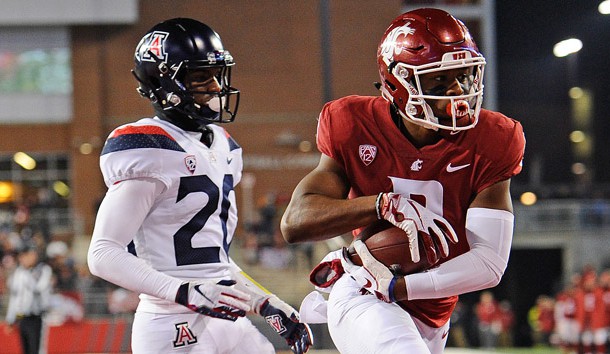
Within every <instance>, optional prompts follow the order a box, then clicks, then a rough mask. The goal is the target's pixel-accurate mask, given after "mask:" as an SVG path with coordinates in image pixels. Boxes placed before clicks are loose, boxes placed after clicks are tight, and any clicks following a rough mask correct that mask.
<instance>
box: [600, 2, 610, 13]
mask: <svg viewBox="0 0 610 354" xmlns="http://www.w3.org/2000/svg"><path fill="white" fill-rule="evenodd" d="M597 11H599V13H600V14H602V15H609V14H610V0H604V1H602V2H600V3H599V5H598V6H597Z"/></svg>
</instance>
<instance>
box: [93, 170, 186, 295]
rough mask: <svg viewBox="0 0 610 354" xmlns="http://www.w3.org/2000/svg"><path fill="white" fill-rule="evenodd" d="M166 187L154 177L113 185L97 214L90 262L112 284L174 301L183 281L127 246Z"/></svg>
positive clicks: (98, 274)
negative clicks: (131, 251)
mask: <svg viewBox="0 0 610 354" xmlns="http://www.w3.org/2000/svg"><path fill="white" fill-rule="evenodd" d="M164 188H165V186H164V185H163V183H162V182H160V181H158V180H154V179H131V180H126V181H123V182H120V183H118V184H115V185H113V186H111V187H110V189H109V190H108V192H107V193H106V196H105V197H104V200H103V201H102V204H101V205H100V208H99V210H98V213H97V218H96V221H95V227H94V230H93V236H92V238H91V244H90V245H89V251H88V253H87V263H88V265H89V270H90V271H91V273H92V274H93V275H95V276H98V277H100V278H102V279H105V280H107V281H109V282H111V283H114V284H116V285H118V286H121V287H123V288H125V289H129V290H132V291H135V292H138V293H144V294H148V295H151V296H155V297H157V298H162V299H166V300H171V301H174V300H175V297H176V292H177V291H178V288H179V287H180V285H181V284H182V281H181V280H180V279H178V278H174V277H170V276H168V275H166V274H163V273H161V272H159V271H157V270H155V269H153V268H152V267H151V266H150V265H149V264H148V263H147V262H146V261H144V260H143V259H140V258H138V257H135V256H134V255H132V254H131V253H129V252H127V249H126V247H127V244H129V242H131V240H132V239H133V237H134V235H135V234H136V232H137V231H138V229H139V228H140V226H141V225H142V222H143V221H144V219H145V218H146V215H147V214H148V212H149V210H150V208H151V207H152V205H153V203H154V200H155V196H157V195H159V194H160V193H161V191H163V189H164Z"/></svg>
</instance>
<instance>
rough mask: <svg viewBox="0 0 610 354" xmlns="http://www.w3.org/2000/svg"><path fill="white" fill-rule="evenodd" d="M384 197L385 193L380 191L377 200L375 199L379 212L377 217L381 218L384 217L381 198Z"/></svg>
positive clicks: (376, 208) (376, 209)
mask: <svg viewBox="0 0 610 354" xmlns="http://www.w3.org/2000/svg"><path fill="white" fill-rule="evenodd" d="M382 198H383V193H379V195H378V196H377V200H375V211H376V212H377V219H378V220H381V219H383V216H382V215H381V200H382Z"/></svg>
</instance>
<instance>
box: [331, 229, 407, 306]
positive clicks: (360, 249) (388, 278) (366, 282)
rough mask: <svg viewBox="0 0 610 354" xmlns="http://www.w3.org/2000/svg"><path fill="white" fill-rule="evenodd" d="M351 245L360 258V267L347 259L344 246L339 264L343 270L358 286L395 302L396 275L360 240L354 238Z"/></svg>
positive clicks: (380, 297)
mask: <svg viewBox="0 0 610 354" xmlns="http://www.w3.org/2000/svg"><path fill="white" fill-rule="evenodd" d="M353 246H354V249H355V250H356V253H358V256H360V259H361V260H362V267H360V266H357V265H355V264H354V263H352V262H351V261H350V260H349V256H348V253H347V248H345V247H344V248H343V256H342V257H341V264H342V265H343V269H344V270H345V272H346V273H348V274H349V275H351V276H352V278H354V280H356V283H358V284H359V285H360V286H362V287H363V288H365V289H366V290H368V291H370V292H371V293H373V294H375V296H377V298H378V299H380V300H383V301H385V302H395V301H396V299H395V298H394V284H395V283H396V279H397V277H396V276H394V274H393V273H392V271H391V270H390V269H389V268H388V267H386V266H385V265H384V264H383V263H381V262H379V261H378V260H377V259H375V257H373V255H372V254H371V252H369V249H368V248H367V247H366V245H365V244H364V242H362V240H358V239H357V240H355V241H354V242H353Z"/></svg>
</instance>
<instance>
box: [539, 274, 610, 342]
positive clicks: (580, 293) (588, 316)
mask: <svg viewBox="0 0 610 354" xmlns="http://www.w3.org/2000/svg"><path fill="white" fill-rule="evenodd" d="M536 309H537V312H538V314H537V316H536V311H535V310H536ZM530 312H531V318H532V321H533V323H534V325H535V326H534V328H535V329H536V332H538V333H539V339H540V340H541V341H544V343H549V344H551V345H555V346H559V347H560V348H561V349H562V351H563V352H564V353H585V354H586V353H595V354H606V353H610V335H609V334H610V269H605V270H602V271H601V272H598V271H597V270H596V269H595V268H593V267H586V269H585V270H584V271H583V272H581V273H578V274H574V275H573V276H572V277H571V278H570V280H569V282H568V284H566V285H565V286H564V288H563V289H562V290H561V291H560V292H559V293H557V294H556V295H555V296H553V297H548V296H541V297H539V299H538V302H537V304H536V306H535V307H534V308H533V310H532V311H530ZM545 312H548V313H552V316H551V315H550V314H546V315H545V314H544V313H545ZM545 317H549V319H545ZM536 323H538V324H537V325H536Z"/></svg>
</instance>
